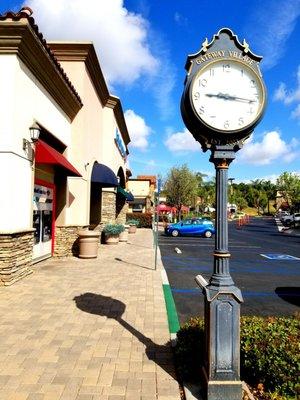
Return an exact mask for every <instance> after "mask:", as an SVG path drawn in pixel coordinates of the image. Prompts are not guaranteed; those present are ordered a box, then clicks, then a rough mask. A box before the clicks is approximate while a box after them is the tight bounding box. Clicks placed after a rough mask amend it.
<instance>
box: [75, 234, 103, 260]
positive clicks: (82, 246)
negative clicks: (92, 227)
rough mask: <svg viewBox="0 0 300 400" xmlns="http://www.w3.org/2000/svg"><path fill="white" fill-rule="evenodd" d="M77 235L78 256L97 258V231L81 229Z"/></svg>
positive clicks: (98, 235) (98, 237)
mask: <svg viewBox="0 0 300 400" xmlns="http://www.w3.org/2000/svg"><path fill="white" fill-rule="evenodd" d="M78 236H79V258H97V254H98V248H99V243H100V232H99V231H87V230H81V231H79V232H78Z"/></svg>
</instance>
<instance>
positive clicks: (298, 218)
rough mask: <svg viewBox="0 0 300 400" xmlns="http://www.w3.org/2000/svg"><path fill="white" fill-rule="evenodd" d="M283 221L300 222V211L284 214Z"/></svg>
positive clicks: (287, 223)
mask: <svg viewBox="0 0 300 400" xmlns="http://www.w3.org/2000/svg"><path fill="white" fill-rule="evenodd" d="M281 221H282V223H284V224H286V225H290V224H292V223H293V224H298V223H299V222H300V213H295V214H288V215H283V216H282V217H281Z"/></svg>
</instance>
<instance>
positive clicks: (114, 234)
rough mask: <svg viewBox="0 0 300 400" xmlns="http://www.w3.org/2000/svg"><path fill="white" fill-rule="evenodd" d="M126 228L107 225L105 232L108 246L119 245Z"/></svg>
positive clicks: (117, 225) (119, 225) (118, 225)
mask: <svg viewBox="0 0 300 400" xmlns="http://www.w3.org/2000/svg"><path fill="white" fill-rule="evenodd" d="M124 230H125V227H124V225H121V224H107V225H105V227H104V229H103V232H104V235H105V243H106V244H118V243H119V235H120V233H122V232H124Z"/></svg>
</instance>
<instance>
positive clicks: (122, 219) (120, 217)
mask: <svg viewBox="0 0 300 400" xmlns="http://www.w3.org/2000/svg"><path fill="white" fill-rule="evenodd" d="M128 209H129V205H128V203H126V202H125V203H124V204H123V207H122V208H121V210H120V211H119V214H118V215H117V219H116V222H117V223H118V224H123V225H124V224H125V223H126V214H127V213H128Z"/></svg>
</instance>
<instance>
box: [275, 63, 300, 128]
mask: <svg viewBox="0 0 300 400" xmlns="http://www.w3.org/2000/svg"><path fill="white" fill-rule="evenodd" d="M273 99H274V100H275V101H281V102H283V104H285V105H290V104H293V103H299V102H300V65H299V66H298V70H297V83H296V88H295V89H293V90H288V89H287V87H286V84H285V83H284V82H280V83H279V86H278V88H277V89H276V90H275V93H274V96H273ZM291 117H292V118H295V119H299V120H300V104H297V106H296V108H295V109H294V110H293V111H292V113H291Z"/></svg>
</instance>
